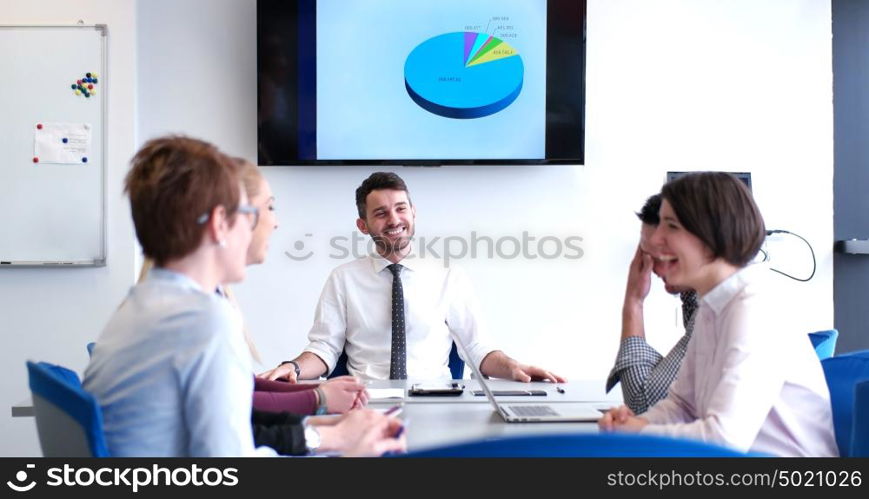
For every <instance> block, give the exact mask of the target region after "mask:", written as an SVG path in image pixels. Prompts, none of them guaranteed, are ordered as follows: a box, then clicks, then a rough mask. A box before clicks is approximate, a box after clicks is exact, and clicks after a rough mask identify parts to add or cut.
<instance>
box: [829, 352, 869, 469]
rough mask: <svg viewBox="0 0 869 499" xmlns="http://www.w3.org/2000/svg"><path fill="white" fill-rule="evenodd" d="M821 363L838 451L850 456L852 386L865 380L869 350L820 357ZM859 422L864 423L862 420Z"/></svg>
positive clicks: (868, 373) (852, 426) (852, 420)
mask: <svg viewBox="0 0 869 499" xmlns="http://www.w3.org/2000/svg"><path fill="white" fill-rule="evenodd" d="M821 366H823V368H824V376H826V378H827V386H828V387H829V389H830V402H831V403H832V406H833V427H834V429H835V432H836V444H837V445H838V446H839V455H841V456H842V457H851V456H853V453H852V449H851V443H852V439H853V437H854V435H853V429H854V425H855V418H854V412H855V403H854V396H855V389H856V388H857V384H858V383H860V382H861V381H866V380H869V350H861V351H859V352H851V353H846V354H842V355H836V356H835V357H830V358H828V359H824V360H822V361H821ZM860 423H862V424H866V423H865V420H863V421H860Z"/></svg>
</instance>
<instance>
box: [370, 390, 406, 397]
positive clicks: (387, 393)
mask: <svg viewBox="0 0 869 499" xmlns="http://www.w3.org/2000/svg"><path fill="white" fill-rule="evenodd" d="M403 398H404V388H368V400H385V399H403Z"/></svg>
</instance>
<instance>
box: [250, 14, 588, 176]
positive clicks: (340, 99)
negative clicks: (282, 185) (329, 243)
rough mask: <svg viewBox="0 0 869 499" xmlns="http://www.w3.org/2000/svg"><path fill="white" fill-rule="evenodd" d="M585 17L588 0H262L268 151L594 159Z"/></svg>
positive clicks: (325, 158) (399, 159)
mask: <svg viewBox="0 0 869 499" xmlns="http://www.w3.org/2000/svg"><path fill="white" fill-rule="evenodd" d="M585 18H586V2H585V0H258V2H257V51H258V52H257V66H258V69H257V71H258V75H257V76H258V78H257V80H258V92H257V100H258V113H257V114H258V149H259V150H258V156H259V164H261V165H330V164H334V165H345V164H346V165H353V164H404V165H431V166H437V165H449V164H496V165H501V164H582V163H584V159H585V158H584V156H585V154H584V153H585V146H584V140H585Z"/></svg>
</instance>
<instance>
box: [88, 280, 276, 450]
mask: <svg viewBox="0 0 869 499" xmlns="http://www.w3.org/2000/svg"><path fill="white" fill-rule="evenodd" d="M251 370H252V368H251V363H250V354H249V352H248V350H247V347H246V345H245V343H244V339H243V337H242V332H241V318H240V317H239V315H238V313H237V312H236V311H235V310H234V309H233V307H232V306H231V305H230V304H229V302H228V301H227V300H225V299H224V298H222V297H220V296H218V295H217V293H215V292H214V290H208V291H203V290H202V288H201V287H200V286H199V285H198V284H197V283H196V282H194V281H193V280H192V279H190V278H189V277H187V276H184V275H182V274H179V273H175V272H171V271H169V270H165V269H161V268H154V269H152V270H151V271H150V272H149V274H148V277H147V278H146V279H145V280H144V281H143V282H141V283H139V284H138V285H136V286H135V287H133V288H132V289H131V290H130V293H129V295H128V296H127V299H126V300H125V301H124V303H123V304H122V305H121V306H120V308H118V310H117V311H116V312H115V314H114V315H113V316H112V318H111V320H110V321H109V323H108V324H107V325H106V328H105V329H104V330H103V333H102V334H101V335H100V337H99V339H98V340H97V343H96V347H95V348H94V352H93V357H92V358H91V361H90V364H89V365H88V367H87V370H86V371H85V376H84V389H85V390H86V391H88V392H90V393H91V394H93V395H94V397H95V398H96V399H97V402H98V403H99V404H100V407H101V408H102V412H103V427H104V431H105V436H106V443H107V444H108V448H109V452H110V454H111V455H112V456H114V457H127V456H141V457H211V456H245V455H255V454H258V455H269V454H271V455H273V454H274V452H273V451H271V449H268V448H260V449H259V450H257V451H255V450H254V441H253V431H252V429H251V400H252V397H253V378H252V377H251Z"/></svg>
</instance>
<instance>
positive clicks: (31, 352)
mask: <svg viewBox="0 0 869 499" xmlns="http://www.w3.org/2000/svg"><path fill="white" fill-rule="evenodd" d="M134 7H135V6H134V2H133V1H132V0H122V1H119V0H86V1H79V2H64V1H60V0H38V1H33V2H16V1H12V0H0V24H75V23H77V22H78V21H79V20H82V21H84V23H85V24H97V23H104V24H107V25H108V27H109V51H108V53H109V60H108V74H106V75H104V78H102V80H103V81H102V82H101V84H104V85H106V86H107V87H106V89H107V91H108V111H109V112H108V125H107V126H108V138H109V143H108V156H107V158H106V161H107V163H106V166H107V168H108V177H107V178H108V202H107V215H108V220H107V223H108V265H107V266H106V267H102V268H92V269H4V271H3V272H0V318H2V319H0V321H2V323H0V331H2V335H3V348H2V349H0V365H2V366H4V367H3V376H0V400H2V401H3V410H2V412H0V442H2V445H0V455H2V456H38V455H41V453H40V450H39V443H38V440H37V437H36V427H35V426H34V423H33V418H12V417H10V411H9V407H10V406H11V405H13V404H15V403H17V402H20V401H21V400H23V399H25V398H27V397H29V395H30V390H29V388H28V387H27V370H26V368H25V366H24V361H25V360H27V359H32V360H45V361H50V362H55V363H58V364H62V365H66V366H68V367H70V368H72V369H76V370H78V371H80V372H81V371H82V370H83V369H84V367H85V366H86V365H87V352H86V350H85V345H86V344H87V343H88V342H90V341H93V340H94V339H95V338H96V336H97V334H99V331H100V330H101V329H102V327H103V324H104V323H105V321H106V319H107V318H108V317H109V315H110V314H111V312H112V310H113V309H114V308H115V307H116V306H117V305H118V303H120V301H121V299H123V297H124V294H125V293H126V290H127V289H128V288H129V285H130V282H131V281H132V279H133V277H134V274H135V270H136V269H135V266H134V262H133V256H134V254H135V249H134V248H135V236H134V235H133V232H132V224H131V222H130V216H129V207H128V204H127V202H126V201H125V199H124V198H123V197H122V195H121V183H122V179H123V175H124V174H125V173H126V169H127V162H128V161H129V158H130V156H131V155H132V153H133V152H134V150H135V139H134V134H135V111H136V110H135V101H136V93H135V84H136V81H135V76H134V75H135V70H136V65H135V63H136V46H135V33H136V23H135V8H134ZM0 58H2V55H0ZM0 72H2V69H0ZM0 113H2V111H0ZM49 201H50V200H45V199H39V197H38V193H35V194H34V202H49ZM23 208H24V209H26V207H23ZM7 216H14V214H7ZM2 237H10V236H9V235H7V234H3V236H2Z"/></svg>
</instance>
